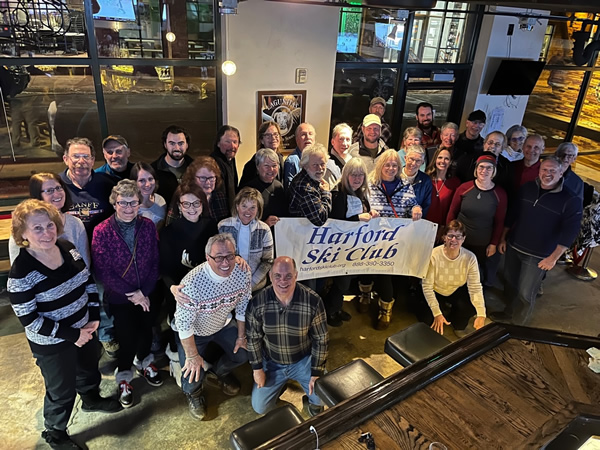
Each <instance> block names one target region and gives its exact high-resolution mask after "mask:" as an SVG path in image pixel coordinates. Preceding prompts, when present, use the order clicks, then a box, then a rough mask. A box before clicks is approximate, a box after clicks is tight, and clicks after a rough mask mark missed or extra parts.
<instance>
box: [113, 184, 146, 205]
mask: <svg viewBox="0 0 600 450" xmlns="http://www.w3.org/2000/svg"><path fill="white" fill-rule="evenodd" d="M119 195H120V196H121V197H137V198H138V200H139V201H140V203H141V202H143V201H144V197H143V196H142V193H141V191H140V188H139V187H138V185H137V182H135V181H133V180H121V181H119V182H118V183H117V185H116V186H115V187H113V188H112V191H111V193H110V197H109V199H108V201H109V202H110V204H111V205H113V206H115V204H116V203H117V197H118V196H119Z"/></svg>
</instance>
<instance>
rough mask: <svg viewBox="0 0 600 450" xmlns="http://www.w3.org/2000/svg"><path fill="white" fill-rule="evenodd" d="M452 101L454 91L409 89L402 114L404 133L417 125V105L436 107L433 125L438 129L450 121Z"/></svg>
mask: <svg viewBox="0 0 600 450" xmlns="http://www.w3.org/2000/svg"><path fill="white" fill-rule="evenodd" d="M451 101H452V89H451V88H450V89H409V90H408V91H407V92H406V101H405V103H404V112H403V113H402V131H404V129H405V128H407V127H414V126H416V125H417V121H416V119H415V115H416V111H417V105H418V104H419V103H422V102H427V103H431V104H432V105H433V107H434V110H433V112H434V115H433V123H434V125H436V126H437V127H440V126H442V125H443V124H444V123H445V122H447V121H448V111H449V110H450V102H451Z"/></svg>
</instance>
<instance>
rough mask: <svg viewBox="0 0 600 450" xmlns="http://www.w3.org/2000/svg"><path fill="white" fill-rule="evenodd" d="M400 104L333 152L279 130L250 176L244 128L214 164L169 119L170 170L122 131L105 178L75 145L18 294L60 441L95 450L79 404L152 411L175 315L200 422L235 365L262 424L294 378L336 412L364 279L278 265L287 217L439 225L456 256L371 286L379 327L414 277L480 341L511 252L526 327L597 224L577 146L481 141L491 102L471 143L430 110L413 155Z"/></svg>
mask: <svg viewBox="0 0 600 450" xmlns="http://www.w3.org/2000/svg"><path fill="white" fill-rule="evenodd" d="M385 107H386V102H385V100H383V99H381V98H374V99H373V100H372V101H371V104H370V108H369V114H368V115H366V116H365V118H364V120H363V122H362V125H361V126H360V127H359V129H357V130H356V133H353V130H352V128H351V127H350V126H348V125H347V124H338V125H336V126H335V127H334V128H333V131H332V136H331V148H330V149H329V150H328V149H327V147H326V146H324V145H322V144H321V143H319V142H318V141H317V136H316V132H315V129H314V127H313V126H312V125H311V124H309V123H302V124H300V125H299V126H298V127H297V130H296V143H297V147H296V149H295V150H294V151H293V152H292V153H291V154H290V155H289V156H288V157H287V158H285V159H284V158H283V147H282V139H281V131H280V129H279V126H278V125H277V123H276V122H265V123H263V124H262V125H261V126H260V128H259V130H258V138H259V141H260V148H259V149H258V151H257V152H256V154H255V155H253V157H252V159H251V160H250V161H248V162H247V163H246V165H245V166H244V169H243V172H242V176H241V177H238V172H237V166H236V154H237V151H238V149H239V146H240V144H241V136H240V132H239V130H238V129H236V128H235V127H232V126H229V125H225V126H223V127H221V128H220V129H219V130H218V131H217V135H216V139H215V143H214V149H213V152H212V153H211V154H210V156H200V157H198V158H196V159H192V158H191V157H189V155H187V150H188V148H189V146H190V136H189V133H188V132H187V131H186V130H184V129H182V128H180V127H177V126H170V127H168V128H167V129H166V130H165V131H164V132H163V135H162V144H163V147H164V149H165V152H164V153H163V154H162V155H161V156H160V157H159V158H158V159H157V160H156V161H154V162H153V163H152V164H147V163H145V162H138V163H135V164H134V163H132V162H130V161H129V157H130V154H131V152H130V148H129V146H128V144H127V141H126V139H125V138H123V137H122V136H115V135H113V136H108V137H107V138H106V139H105V140H104V141H103V142H102V150H103V154H104V157H105V160H106V164H104V165H103V166H101V167H100V168H98V169H96V171H94V170H93V166H94V162H95V152H94V146H93V144H92V142H90V141H89V140H88V139H86V138H73V139H71V140H69V141H68V142H67V144H66V146H65V152H64V156H63V160H64V162H65V165H66V166H67V168H66V170H65V171H64V172H63V173H61V174H60V175H56V174H52V173H41V174H35V175H33V176H32V177H31V180H30V195H31V199H29V200H26V201H24V202H22V203H21V204H19V205H18V206H17V208H16V209H15V211H14V213H13V223H12V236H11V245H10V257H11V262H12V268H11V272H10V275H9V281H8V291H9V297H10V300H11V302H12V304H13V308H14V310H15V313H16V315H17V316H18V317H19V319H20V320H21V322H22V323H23V325H24V326H25V329H26V336H27V338H28V340H29V344H30V346H31V350H32V352H33V354H34V357H35V358H36V360H37V363H38V365H39V366H40V368H41V370H42V375H43V376H44V380H45V383H46V393H47V394H46V397H45V400H44V418H45V427H46V430H45V431H44V433H43V437H44V439H45V440H46V441H47V442H48V443H49V444H50V445H51V446H53V447H55V448H59V447H60V446H61V445H71V444H72V445H73V448H77V447H76V444H75V443H73V441H71V440H70V437H69V436H68V435H67V433H66V427H67V422H68V418H69V416H70V413H71V410H72V408H73V403H74V400H75V396H76V394H77V393H79V394H80V395H81V397H82V399H83V403H84V410H90V411H93V410H103V411H107V412H114V411H118V410H120V409H121V407H124V408H127V407H130V406H132V405H133V404H134V403H135V401H134V394H133V389H132V387H131V381H132V379H133V377H134V375H135V374H134V372H137V373H138V374H139V376H141V377H143V378H144V379H145V380H146V381H147V382H148V383H149V384H150V385H152V386H160V385H161V384H162V382H163V380H162V378H161V375H160V372H159V370H158V369H157V367H156V366H155V365H154V353H155V352H156V351H157V347H156V345H155V344H156V343H157V339H156V338H157V336H158V337H159V338H160V333H158V332H157V330H160V318H161V316H160V314H159V312H160V311H161V309H162V308H164V310H165V311H166V314H167V317H168V323H169V324H170V328H169V330H168V332H167V333H166V340H167V341H168V344H167V348H166V351H165V353H166V354H167V355H168V356H169V358H170V359H171V360H172V362H174V363H178V364H179V366H180V367H181V377H180V380H178V381H180V384H181V388H182V391H183V392H184V394H185V395H186V398H187V400H188V405H189V410H190V413H191V415H192V416H193V417H194V418H196V419H202V418H203V417H204V415H205V411H206V405H205V400H204V396H203V385H205V384H212V385H214V386H217V387H219V388H220V389H222V391H223V392H224V393H225V394H227V395H236V394H237V393H238V392H239V390H240V384H239V381H238V380H237V379H236V378H235V377H234V376H233V374H232V370H233V369H235V368H236V367H238V366H240V365H242V364H244V363H246V362H250V365H251V367H252V370H253V377H254V387H253V391H252V406H253V408H254V409H255V410H256V411H257V412H258V413H264V412H266V411H267V410H269V409H270V408H271V407H273V405H274V404H275V402H276V401H277V398H278V397H279V395H280V394H281V390H282V388H283V386H284V385H285V382H286V381H287V380H288V379H294V380H297V381H298V382H299V383H300V384H301V385H302V387H303V388H304V390H305V391H306V394H307V400H308V401H307V404H308V412H309V413H310V414H311V415H312V414H316V413H318V412H319V411H321V410H322V408H323V406H322V402H321V400H320V399H319V398H318V396H316V395H315V393H314V390H313V387H314V382H315V380H316V378H317V377H319V376H320V375H322V374H323V373H324V371H325V365H326V360H327V354H328V331H327V326H328V325H329V326H334V327H335V326H341V325H342V324H343V323H344V322H345V321H348V320H350V319H351V316H350V314H349V313H348V312H347V311H344V310H343V308H342V305H343V296H344V295H345V294H347V293H349V291H350V286H351V283H352V281H353V280H352V277H349V276H341V277H335V278H333V279H331V280H330V281H329V282H326V280H324V279H313V280H308V281H303V282H302V283H297V282H296V281H297V275H298V272H297V269H296V263H295V261H294V260H293V259H291V258H289V257H288V256H287V255H276V254H275V244H274V239H275V236H274V234H273V227H274V226H275V224H276V223H277V222H278V221H279V219H280V218H281V217H301V218H306V219H308V220H309V221H310V222H311V223H312V224H313V225H314V226H322V225H323V224H325V222H327V220H328V219H338V220H346V221H356V222H358V221H363V222H366V221H370V220H372V219H373V218H377V217H392V218H394V217H395V218H408V219H412V220H413V221H417V220H421V219H427V220H431V221H432V222H435V223H437V224H438V226H439V228H438V230H439V232H438V238H437V241H438V243H440V244H441V245H440V246H439V247H436V248H434V249H433V252H432V256H431V262H430V267H429V270H428V272H427V276H426V277H425V279H424V280H422V282H421V280H418V279H406V277H399V276H394V275H389V274H381V275H361V276H359V277H358V280H357V281H358V289H359V292H360V295H359V302H358V309H359V311H362V312H366V311H368V310H369V309H370V305H371V302H372V299H373V298H374V297H375V294H377V297H378V302H377V306H378V308H377V309H378V314H377V320H376V328H377V329H380V330H385V329H386V328H387V327H388V326H389V323H390V321H391V319H392V308H393V305H394V301H395V299H397V298H399V296H400V295H402V287H403V286H405V285H408V286H409V287H410V289H411V290H413V291H415V290H416V291H420V295H419V296H418V297H419V298H420V300H419V301H420V302H421V303H422V304H423V305H427V308H426V309H425V314H424V315H421V316H420V317H421V318H422V320H425V321H427V322H428V323H429V324H430V325H431V326H432V328H434V329H435V330H436V331H438V332H440V333H441V332H443V328H444V325H449V324H450V323H451V324H452V325H453V327H454V329H455V330H456V332H457V334H459V333H466V331H465V330H466V328H467V326H468V323H469V320H470V319H471V318H472V317H473V316H474V317H475V318H474V322H473V326H474V328H480V327H481V326H483V324H484V320H485V317H486V308H485V300H484V297H483V288H482V283H483V285H492V284H493V283H494V280H495V275H496V271H497V268H498V263H499V255H500V254H506V262H505V269H504V278H505V289H506V292H507V293H508V296H507V298H508V299H509V300H510V301H509V302H508V304H507V309H506V310H505V311H504V313H503V314H504V319H505V320H514V321H515V322H516V323H527V321H528V320H529V318H530V317H531V313H532V311H533V307H534V304H535V294H536V293H537V290H538V287H539V285H540V284H541V281H542V278H543V276H544V274H545V272H546V271H548V270H550V269H551V268H552V267H553V266H554V264H555V263H556V260H557V259H558V258H559V257H560V256H561V254H562V253H563V252H564V251H565V250H566V249H567V248H568V247H569V246H570V245H571V243H572V241H573V240H574V238H575V236H576V235H577V231H578V229H579V223H580V221H581V210H582V198H581V197H582V194H581V197H580V196H579V195H578V193H576V192H578V191H577V190H578V189H579V188H580V183H579V182H581V180H580V179H578V177H577V175H575V174H574V173H573V172H572V170H570V168H569V165H570V164H571V163H572V162H573V161H574V157H576V154H577V147H576V146H575V145H574V144H571V143H566V144H563V145H562V146H561V147H559V149H558V150H557V156H556V157H548V158H546V159H544V160H543V161H540V160H539V158H540V154H541V152H542V151H543V148H544V142H543V138H541V137H540V136H538V135H530V136H526V130H524V129H523V127H512V128H511V129H510V130H509V132H510V131H511V130H512V134H510V136H509V137H508V143H509V145H508V147H507V146H506V142H507V141H506V137H505V135H504V134H503V133H501V132H499V131H494V132H492V133H490V134H488V136H486V137H485V139H484V138H483V137H482V136H480V135H479V133H480V132H481V130H482V129H483V124H484V123H485V114H484V113H483V112H482V111H474V112H473V113H471V114H470V115H469V117H468V120H467V128H466V130H465V132H463V133H460V134H459V132H458V126H457V125H455V124H452V123H447V124H444V125H443V126H442V127H441V129H439V130H438V129H437V127H435V125H434V124H433V107H432V106H431V105H429V104H426V103H423V104H420V105H419V106H418V107H417V111H416V119H417V124H416V126H415V127H411V128H408V129H407V130H406V131H405V133H404V137H403V140H402V145H401V149H400V150H399V151H396V150H393V149H389V148H388V144H387V143H386V141H389V139H390V137H391V133H390V129H389V125H387V124H386V123H385V121H384V120H383V115H384V113H385ZM513 137H514V138H515V139H514V146H513ZM522 137H526V138H525V139H521V138H522ZM353 141H354V142H353ZM509 149H510V150H509ZM503 154H506V155H507V157H505V156H503ZM519 155H522V157H521V158H519ZM577 180H579V181H577ZM582 186H583V183H582V182H581V191H583V188H582ZM507 210H508V214H506V211H507ZM276 238H277V239H285V238H286V237H285V236H276ZM463 245H464V247H463ZM401 278H404V279H401ZM97 329H98V333H95V331H96V330H97ZM153 330H154V332H153ZM97 335H98V336H99V339H100V341H102V342H103V344H104V346H105V349H106V350H107V352H108V353H109V355H111V356H114V357H116V358H117V369H116V371H115V378H116V381H117V385H118V402H117V401H115V400H111V399H103V398H101V397H100V396H99V394H98V383H99V379H100V375H99V372H98V354H99V353H98V352H96V351H95V347H96V346H97V345H98V337H97ZM215 344H216V347H217V351H216V352H215V351H209V349H210V348H211V346H212V347H213V350H214V347H215ZM158 349H160V347H159V348H158Z"/></svg>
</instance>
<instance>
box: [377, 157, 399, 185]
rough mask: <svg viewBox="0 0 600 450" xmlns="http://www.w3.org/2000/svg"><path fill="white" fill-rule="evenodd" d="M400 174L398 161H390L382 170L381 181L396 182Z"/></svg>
mask: <svg viewBox="0 0 600 450" xmlns="http://www.w3.org/2000/svg"><path fill="white" fill-rule="evenodd" d="M397 174H398V161H396V160H395V159H391V158H390V159H388V160H387V161H386V162H385V164H384V165H383V169H382V170H381V179H382V180H383V181H394V178H396V175H397Z"/></svg>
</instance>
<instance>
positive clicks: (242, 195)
mask: <svg viewBox="0 0 600 450" xmlns="http://www.w3.org/2000/svg"><path fill="white" fill-rule="evenodd" d="M252 201H254V202H256V219H257V220H260V218H261V217H262V213H263V208H264V205H265V202H264V200H263V197H262V194H261V193H260V192H258V191H257V190H256V189H254V188H251V187H249V186H246V187H244V188H242V190H241V191H240V192H238V194H237V195H236V196H235V199H234V200H233V206H232V207H231V215H232V216H233V217H237V215H238V212H237V207H238V206H240V205H241V204H242V203H244V202H252Z"/></svg>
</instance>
